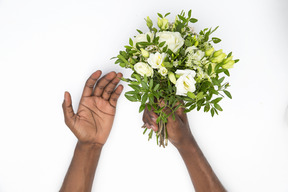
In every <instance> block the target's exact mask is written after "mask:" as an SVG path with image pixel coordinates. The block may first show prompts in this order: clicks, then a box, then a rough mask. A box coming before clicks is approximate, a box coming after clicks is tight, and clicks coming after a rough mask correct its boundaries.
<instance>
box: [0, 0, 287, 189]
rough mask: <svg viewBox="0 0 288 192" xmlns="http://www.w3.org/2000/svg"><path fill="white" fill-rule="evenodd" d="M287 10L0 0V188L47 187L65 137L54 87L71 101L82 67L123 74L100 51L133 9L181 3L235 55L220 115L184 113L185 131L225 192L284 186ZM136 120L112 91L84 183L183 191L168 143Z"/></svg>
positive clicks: (148, 11)
mask: <svg viewBox="0 0 288 192" xmlns="http://www.w3.org/2000/svg"><path fill="white" fill-rule="evenodd" d="M287 8H288V2H287V1H286V0H282V1H281V0H265V1H263V0H262V1H260V0H256V1H252V0H241V1H240V0H239V1H231V0H218V1H214V0H209V1H203V0H201V1H195V0H190V1H188V0H186V1H184V0H177V1H167V0H165V1H164V0H161V1H155V0H146V1H132V0H130V1H129V0H122V1H117V0H113V1H112V0H110V1H109V0H107V1H96V0H94V1H93V0H81V1H80V0H72V1H71V0H69V1H68V0H49V1H48V0H45V1H43V0H42V1H39V0H34V1H33V0H26V1H20V0H9V1H8V0H0V66H1V68H0V85H1V94H0V109H1V110H0V191H1V192H23V191H25V192H26V191H27V192H28V191H29V192H38V191H41V192H51V191H57V190H58V189H59V188H60V186H61V183H62V180H63V178H64V175H65V173H66V171H67V168H68V165H69V163H70V160H71V157H72V154H73V150H74V147H75V143H76V139H75V137H74V136H73V134H72V133H71V132H70V130H69V129H68V128H67V127H66V126H65V124H64V121H63V115H62V108H61V103H62V101H63V95H64V91H66V90H67V91H70V93H71V94H72V99H73V102H74V108H75V109H77V105H78V102H79V98H80V96H81V92H82V87H83V85H84V82H85V81H86V79H87V78H88V77H89V75H90V74H91V73H92V72H93V71H95V70H97V69H101V70H103V72H104V73H106V72H109V71H111V70H116V71H120V72H123V73H124V76H126V77H127V76H128V75H129V74H130V71H129V70H127V71H125V70H124V69H122V68H120V67H118V66H116V65H114V64H113V61H111V60H109V59H110V58H111V57H113V56H116V55H117V53H118V51H119V50H120V49H122V47H123V46H124V45H127V44H128V38H129V37H132V36H134V35H136V34H137V32H136V30H135V29H136V28H139V29H141V30H143V31H144V30H146V26H145V21H144V19H143V18H145V17H146V16H150V18H151V19H153V21H154V23H156V22H155V21H156V18H157V16H156V13H157V12H160V13H166V12H171V13H172V14H171V16H169V17H168V18H169V19H174V17H175V15H176V14H177V13H180V11H181V10H182V9H185V10H186V11H187V10H189V9H192V10H193V13H192V15H193V16H194V17H196V18H197V19H198V20H199V22H198V23H196V24H195V25H194V26H195V28H196V31H199V30H200V29H203V28H205V27H216V26H217V25H220V28H219V29H218V30H217V32H216V34H215V35H216V36H218V37H219V38H221V39H222V42H221V43H220V44H218V45H217V48H223V50H224V51H226V52H229V51H231V50H232V51H233V53H234V56H235V58H239V59H241V61H240V62H239V63H237V65H235V68H234V69H232V70H231V78H230V79H229V82H230V83H231V85H232V87H231V88H230V91H231V93H232V95H233V99H232V100H229V99H224V100H222V102H221V104H222V107H223V109H224V112H222V113H221V114H220V115H219V116H217V117H215V118H211V116H210V114H206V113H203V112H197V111H196V112H191V113H190V114H189V119H190V126H191V129H192V131H193V134H194V136H195V137H196V140H197V141H198V143H199V145H200V147H201V148H202V150H203V152H204V154H205V155H206V157H207V159H208V161H209V162H210V164H211V166H212V167H213V169H214V170H215V172H216V173H217V175H218V177H219V178H220V180H221V181H222V182H223V184H224V186H225V187H226V188H227V189H228V191H234V192H242V191H245V192H249V191H251V192H258V191H259V192H270V191H273V192H274V191H275V192H287V191H288V183H287V181H288V139H287V137H288V126H287V120H288V116H287V114H285V110H287V105H288V65H287V51H288V38H287V34H288V13H287ZM125 89H126V91H127V90H128V88H127V87H125ZM285 120H286V123H285ZM141 125H142V116H141V114H138V103H130V102H129V101H127V100H126V99H125V98H124V96H122V97H121V98H120V100H119V103H118V111H117V115H116V119H115V123H114V127H113V129H112V132H111V135H110V137H109V139H108V142H107V144H106V145H105V147H104V149H103V152H102V155H101V158H100V162H99V165H98V169H97V173H96V177H95V183H94V191H99V192H100V191H101V192H110V191H139V192H141V191H143V192H144V191H145V192H147V191H167V192H174V191H181V192H188V191H193V190H194V189H193V186H192V184H191V182H190V178H189V175H188V172H187V171H186V168H185V165H184V163H183V161H182V159H181V157H180V156H179V154H178V153H177V151H176V150H175V148H174V147H173V146H172V145H169V147H168V148H167V149H162V148H159V147H157V146H156V144H155V141H154V140H153V141H150V142H147V135H145V136H143V135H142V131H143V130H142V129H140V127H141Z"/></svg>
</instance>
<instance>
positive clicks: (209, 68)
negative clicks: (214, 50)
mask: <svg viewBox="0 0 288 192" xmlns="http://www.w3.org/2000/svg"><path fill="white" fill-rule="evenodd" d="M211 72H212V65H211V64H209V66H208V71H207V73H208V75H211Z"/></svg>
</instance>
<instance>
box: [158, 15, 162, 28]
mask: <svg viewBox="0 0 288 192" xmlns="http://www.w3.org/2000/svg"><path fill="white" fill-rule="evenodd" d="M157 25H158V27H159V28H160V29H161V27H162V25H163V21H162V19H161V18H159V17H158V21H157Z"/></svg>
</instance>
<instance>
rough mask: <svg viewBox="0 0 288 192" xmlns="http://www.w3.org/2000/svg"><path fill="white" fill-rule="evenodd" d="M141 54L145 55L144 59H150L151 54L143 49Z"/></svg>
mask: <svg viewBox="0 0 288 192" xmlns="http://www.w3.org/2000/svg"><path fill="white" fill-rule="evenodd" d="M141 54H142V55H143V57H149V52H148V51H146V50H145V49H143V48H141Z"/></svg>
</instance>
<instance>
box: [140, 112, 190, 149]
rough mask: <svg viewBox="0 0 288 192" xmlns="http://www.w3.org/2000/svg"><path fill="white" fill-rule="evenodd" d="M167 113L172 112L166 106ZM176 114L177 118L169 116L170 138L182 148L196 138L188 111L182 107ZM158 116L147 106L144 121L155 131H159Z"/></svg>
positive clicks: (168, 130) (176, 145) (177, 146)
mask: <svg viewBox="0 0 288 192" xmlns="http://www.w3.org/2000/svg"><path fill="white" fill-rule="evenodd" d="M165 113H166V114H170V113H171V110H170V109H168V108H165ZM174 114H175V120H173V118H172V115H170V116H169V117H168V122H167V132H168V139H169V141H170V142H171V143H172V144H173V145H174V146H175V147H176V148H177V149H180V148H182V147H185V146H187V145H188V144H190V143H191V142H194V138H193V135H192V133H191V131H190V128H189V122H188V119H187V115H186V113H184V108H181V107H180V108H179V109H177V110H176V111H175V113H174ZM157 118H158V115H157V114H156V113H154V111H153V109H151V111H149V110H148V109H147V107H146V108H145V110H144V113H143V122H144V123H145V126H146V127H147V128H148V129H150V128H152V129H153V130H154V131H155V132H157V131H158V125H157V123H156V119H157Z"/></svg>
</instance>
